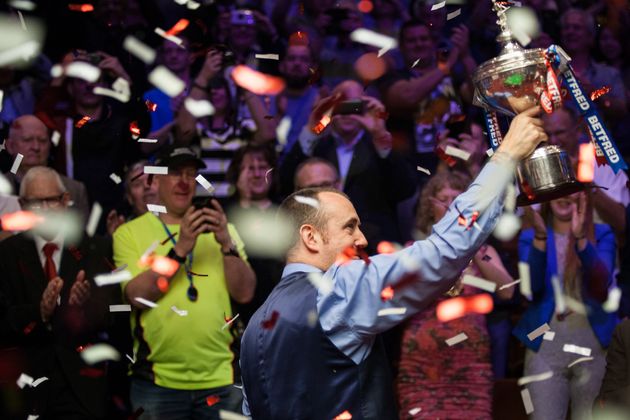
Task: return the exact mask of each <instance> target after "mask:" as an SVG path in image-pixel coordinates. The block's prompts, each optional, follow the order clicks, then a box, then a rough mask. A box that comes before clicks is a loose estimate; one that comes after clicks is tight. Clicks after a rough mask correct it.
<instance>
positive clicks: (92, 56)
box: [85, 53, 103, 66]
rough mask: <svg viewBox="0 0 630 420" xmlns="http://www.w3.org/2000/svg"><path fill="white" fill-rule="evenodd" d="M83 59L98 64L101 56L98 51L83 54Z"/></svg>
mask: <svg viewBox="0 0 630 420" xmlns="http://www.w3.org/2000/svg"><path fill="white" fill-rule="evenodd" d="M85 60H86V61H87V62H88V63H90V64H92V65H94V66H98V63H100V62H101V61H103V57H102V56H101V55H100V54H99V53H89V54H87V55H86V56H85Z"/></svg>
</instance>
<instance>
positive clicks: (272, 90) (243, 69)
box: [232, 65, 284, 95]
mask: <svg viewBox="0 0 630 420" xmlns="http://www.w3.org/2000/svg"><path fill="white" fill-rule="evenodd" d="M232 79H233V80H234V83H236V84H237V85H238V86H240V87H242V88H243V89H246V90H248V91H250V92H252V93H254V94H256V95H277V94H278V93H280V92H282V90H284V80H283V79H281V78H279V77H275V76H270V75H268V74H264V73H261V72H259V71H256V70H254V69H251V68H249V67H247V66H244V65H238V66H236V67H234V69H233V70H232Z"/></svg>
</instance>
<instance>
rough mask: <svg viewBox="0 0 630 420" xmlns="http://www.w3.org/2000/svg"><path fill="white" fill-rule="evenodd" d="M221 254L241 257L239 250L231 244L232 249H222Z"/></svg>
mask: <svg viewBox="0 0 630 420" xmlns="http://www.w3.org/2000/svg"><path fill="white" fill-rule="evenodd" d="M221 254H223V256H224V257H227V256H228V255H231V256H233V257H236V258H241V256H240V255H239V253H238V251H237V250H236V248H234V247H233V246H231V247H230V249H228V250H227V251H223V250H221Z"/></svg>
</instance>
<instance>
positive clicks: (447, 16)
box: [446, 9, 462, 20]
mask: <svg viewBox="0 0 630 420" xmlns="http://www.w3.org/2000/svg"><path fill="white" fill-rule="evenodd" d="M461 14H462V9H457V10H455V11H453V12H451V13H449V14H447V15H446V20H451V19H455V18H456V17H457V16H459V15H461Z"/></svg>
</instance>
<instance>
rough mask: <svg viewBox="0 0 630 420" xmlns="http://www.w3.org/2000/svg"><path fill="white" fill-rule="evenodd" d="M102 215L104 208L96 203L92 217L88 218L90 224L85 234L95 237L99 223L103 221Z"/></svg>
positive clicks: (91, 212)
mask: <svg viewBox="0 0 630 420" xmlns="http://www.w3.org/2000/svg"><path fill="white" fill-rule="evenodd" d="M102 215H103V207H101V205H100V204H99V203H98V202H96V201H95V202H94V204H93V205H92V210H91V211H90V217H88V222H87V225H86V227H85V232H86V233H87V234H88V236H94V233H96V228H97V227H98V222H99V221H100V220H101V216H102Z"/></svg>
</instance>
